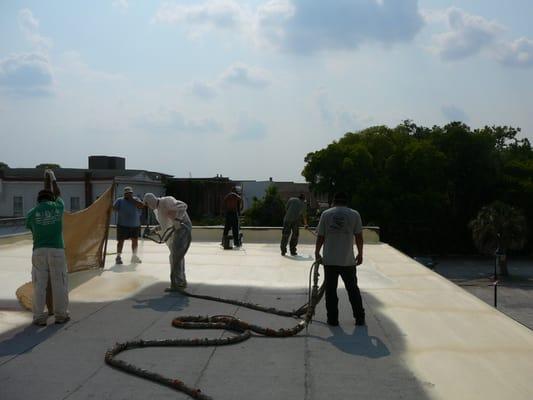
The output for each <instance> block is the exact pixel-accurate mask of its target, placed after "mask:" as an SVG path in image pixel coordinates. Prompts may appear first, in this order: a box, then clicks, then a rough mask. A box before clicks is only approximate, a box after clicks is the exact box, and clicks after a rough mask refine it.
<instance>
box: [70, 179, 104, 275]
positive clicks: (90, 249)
mask: <svg viewBox="0 0 533 400" xmlns="http://www.w3.org/2000/svg"><path fill="white" fill-rule="evenodd" d="M112 207H113V186H111V187H110V188H109V189H107V190H106V191H105V192H104V193H103V194H102V195H101V196H100V197H99V198H98V199H97V200H96V201H95V202H94V203H93V204H91V205H90V206H89V207H87V208H85V209H83V210H81V211H78V212H74V213H65V215H64V219H63V238H64V239H65V253H66V255H67V265H68V272H76V271H81V270H84V269H88V268H97V267H103V266H104V245H105V242H106V237H107V231H108V227H109V219H110V218H111V211H112Z"/></svg>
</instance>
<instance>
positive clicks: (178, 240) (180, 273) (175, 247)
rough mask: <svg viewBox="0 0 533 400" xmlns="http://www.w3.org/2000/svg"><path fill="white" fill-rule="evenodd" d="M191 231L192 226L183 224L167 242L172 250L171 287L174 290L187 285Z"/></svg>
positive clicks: (170, 257)
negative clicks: (186, 258)
mask: <svg viewBox="0 0 533 400" xmlns="http://www.w3.org/2000/svg"><path fill="white" fill-rule="evenodd" d="M191 229H192V227H191V226H189V225H187V224H182V225H181V228H180V229H178V230H176V231H174V233H173V234H172V236H171V237H170V238H169V239H168V241H167V246H168V247H169V249H170V256H169V259H170V287H171V288H174V289H175V288H178V287H180V286H182V285H186V284H187V277H186V276H185V253H187V250H188V249H189V246H190V244H191Z"/></svg>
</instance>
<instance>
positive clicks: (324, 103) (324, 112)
mask: <svg viewBox="0 0 533 400" xmlns="http://www.w3.org/2000/svg"><path fill="white" fill-rule="evenodd" d="M315 105H316V107H317V108H318V111H319V115H320V117H321V118H322V120H323V121H324V123H326V124H327V125H329V126H332V127H334V128H335V129H338V130H339V131H342V132H355V131H357V130H360V129H363V128H366V127H367V126H369V125H370V124H372V123H373V119H372V118H370V117H364V116H361V115H359V114H357V113H355V112H353V111H346V110H338V111H333V110H332V107H331V104H330V101H329V98H328V94H327V92H326V91H325V90H324V89H319V90H318V91H317V93H316V94H315Z"/></svg>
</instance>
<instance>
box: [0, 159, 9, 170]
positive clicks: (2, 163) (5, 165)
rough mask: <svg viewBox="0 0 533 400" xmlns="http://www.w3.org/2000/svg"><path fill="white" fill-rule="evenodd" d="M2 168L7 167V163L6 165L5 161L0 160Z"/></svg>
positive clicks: (0, 167)
mask: <svg viewBox="0 0 533 400" xmlns="http://www.w3.org/2000/svg"><path fill="white" fill-rule="evenodd" d="M3 168H9V165H7V164H6V163H5V162H2V161H0V169H3Z"/></svg>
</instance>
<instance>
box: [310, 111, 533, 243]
mask: <svg viewBox="0 0 533 400" xmlns="http://www.w3.org/2000/svg"><path fill="white" fill-rule="evenodd" d="M519 134H520V129H515V128H512V127H507V126H503V127H495V126H492V127H489V126H486V127H484V128H482V129H475V130H472V129H471V128H470V127H469V126H467V125H465V124H463V123H460V122H453V123H450V124H447V125H445V126H442V127H440V126H434V127H432V128H426V127H420V126H417V125H416V124H414V123H413V122H412V121H405V122H404V123H402V124H400V125H398V126H397V127H395V128H389V127H386V126H374V127H371V128H368V129H364V130H362V131H359V132H348V133H346V134H345V135H344V136H343V137H342V138H340V139H339V140H337V141H334V142H333V143H331V144H329V145H328V146H327V147H326V148H323V149H321V150H317V151H315V152H312V153H309V154H307V156H306V157H305V162H306V165H305V167H304V169H303V171H302V175H303V176H304V177H305V179H306V180H307V181H308V182H309V183H310V189H311V190H312V191H314V192H315V193H319V194H327V195H328V197H329V198H330V199H331V197H332V196H333V194H334V193H335V192H337V191H344V192H346V193H348V194H349V196H350V199H351V202H350V205H351V206H352V207H354V208H356V209H358V210H359V211H360V212H361V215H362V217H363V219H364V222H365V223H366V224H375V225H379V226H380V227H381V234H382V238H383V240H384V241H387V242H389V243H391V244H393V245H395V246H398V247H399V248H401V249H402V250H404V251H406V252H412V253H419V254H420V253H436V252H470V251H472V250H473V247H472V241H471V235H470V231H469V229H468V223H469V221H471V220H472V219H473V218H474V217H475V216H476V214H477V212H478V211H479V209H480V208H481V207H482V206H483V205H484V204H487V203H490V202H492V201H495V200H501V201H504V202H506V203H508V204H511V205H513V206H516V207H519V208H521V209H523V210H524V212H525V216H526V218H527V219H531V218H533V151H532V149H531V145H530V143H529V141H528V140H527V139H520V138H519V137H518V135H519ZM528 243H531V240H528Z"/></svg>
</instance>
